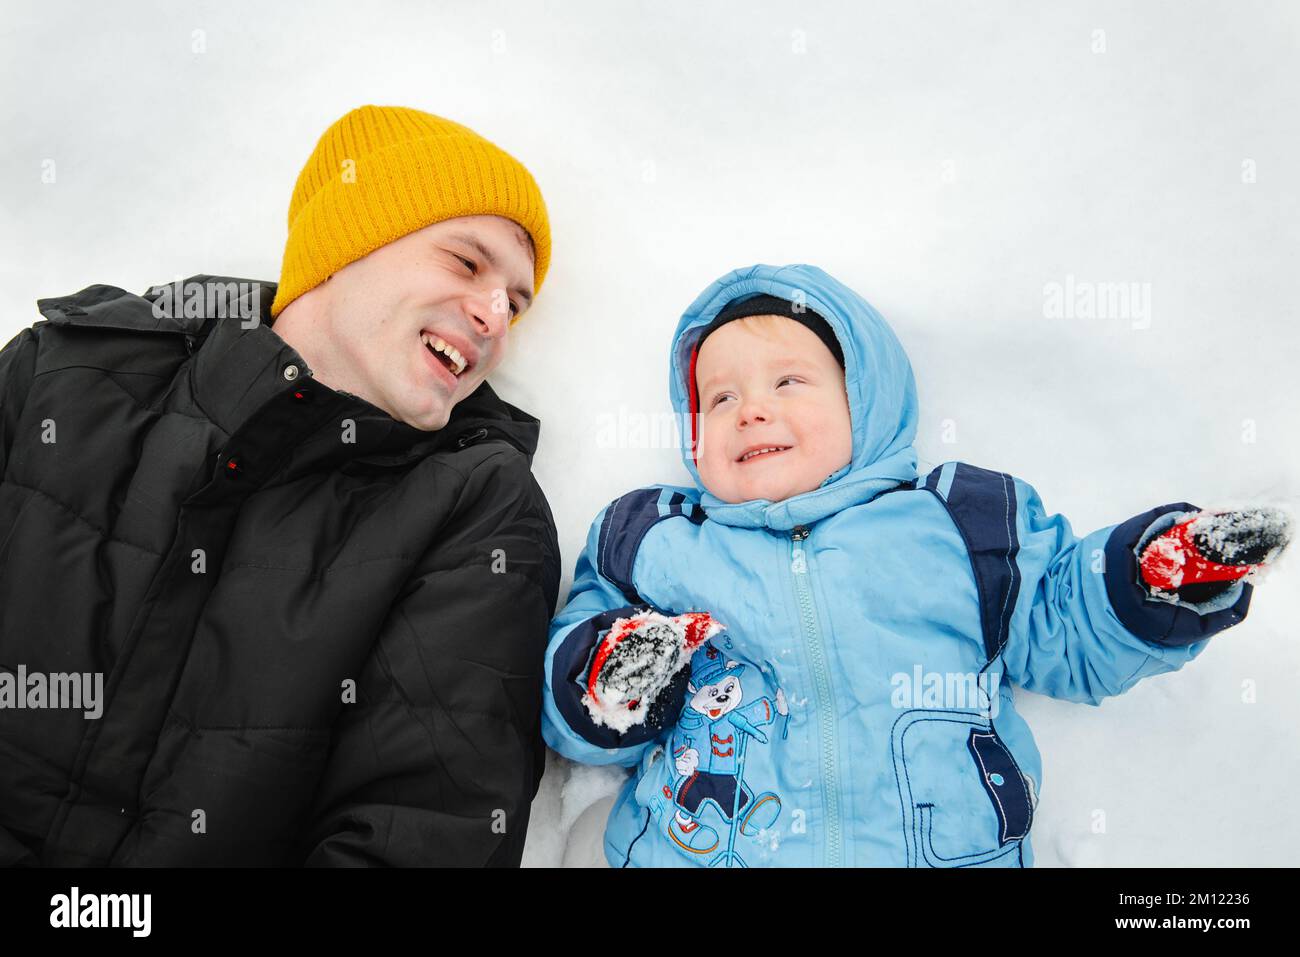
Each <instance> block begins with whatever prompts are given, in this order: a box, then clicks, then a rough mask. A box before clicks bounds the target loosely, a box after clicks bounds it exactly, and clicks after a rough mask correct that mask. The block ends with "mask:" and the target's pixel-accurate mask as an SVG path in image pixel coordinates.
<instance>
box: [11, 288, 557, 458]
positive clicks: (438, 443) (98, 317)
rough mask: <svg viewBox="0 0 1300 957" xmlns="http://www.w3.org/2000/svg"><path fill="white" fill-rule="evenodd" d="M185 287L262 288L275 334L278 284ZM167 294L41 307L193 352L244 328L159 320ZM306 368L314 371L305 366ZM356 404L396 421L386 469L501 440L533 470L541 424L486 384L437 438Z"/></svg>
mask: <svg viewBox="0 0 1300 957" xmlns="http://www.w3.org/2000/svg"><path fill="white" fill-rule="evenodd" d="M181 282H182V283H184V286H183V287H182V289H184V288H185V287H188V286H189V285H190V284H191V283H194V284H198V285H204V284H206V283H221V284H231V283H236V284H243V285H239V286H237V287H235V288H239V289H244V290H250V291H251V287H254V286H255V287H258V288H257V290H256V291H257V293H258V298H257V302H258V304H259V308H260V310H261V324H262V325H264V326H266V327H267V328H269V329H271V330H272V331H274V320H273V319H272V317H271V314H270V306H271V303H272V302H273V301H274V300H275V293H276V283H273V282H264V281H262V280H256V279H238V278H234V277H231V276H213V275H207V274H201V275H197V276H190V277H189V278H188V279H184V280H181ZM173 285H174V284H173ZM167 290H168V286H167V285H161V286H153V287H150V288H149V289H148V290H146V291H145V293H144V294H143V295H139V296H138V295H136V294H134V293H130V292H127V291H126V290H124V289H119V288H118V287H116V286H108V285H102V284H98V285H93V286H87V287H86V288H85V289H82V290H81V291H80V292H75V293H72V294H70V295H67V296H55V297H50V298H47V299H40V300H38V301H37V303H36V305H37V308H38V309H39V310H40V311H41V314H42V315H44V316H45V318H47V319H48V320H49V321H50V322H52V323H55V324H57V325H77V326H85V327H98V328H113V329H126V330H132V331H137V332H154V333H172V334H177V335H184V336H186V337H187V338H189V339H191V340H192V341H193V343H195V344H196V345H195V346H194V347H195V348H196V349H197V348H200V347H201V346H200V345H198V344H199V343H201V342H202V341H205V340H206V339H207V337H208V336H209V335H210V334H211V332H212V331H213V329H214V328H215V324H216V323H218V322H230V323H236V324H238V323H240V322H241V320H240V318H238V317H237V316H230V317H228V318H216V317H207V316H196V315H186V314H184V312H183V311H182V312H181V314H179V315H177V316H175V317H172V316H171V315H169V314H168V315H163V316H162V317H159V316H158V315H157V314H156V313H155V310H154V304H155V302H156V301H157V300H158V299H159V298H160V297H161V296H162V295H163V294H164V292H166V291H167ZM277 339H278V337H277ZM298 358H301V357H300V356H299V357H298ZM301 365H302V366H303V367H304V368H307V369H310V366H309V365H308V364H307V363H306V362H305V361H304V362H302V363H301ZM321 384H322V385H323V383H321ZM341 394H345V395H350V394H349V393H341ZM351 398H353V399H354V400H355V402H356V403H357V404H358V405H359V406H361V407H363V409H364V411H363V414H369V415H370V416H373V417H374V418H376V419H387V420H389V421H391V423H392V425H391V428H390V430H389V432H390V434H389V436H388V437H387V439H386V441H385V445H386V446H387V447H388V448H389V451H387V452H381V453H377V454H375V455H373V456H368V457H367V458H371V459H374V460H375V461H382V462H383V463H385V464H396V463H398V462H400V461H404V460H408V459H415V458H420V457H423V456H425V455H428V454H429V453H431V452H432V451H434V450H435V449H437V448H441V447H442V446H444V445H449V444H452V445H454V444H459V446H460V447H463V446H464V445H469V444H471V443H473V442H479V441H482V440H484V439H487V438H499V439H504V440H505V441H506V442H509V443H510V444H511V445H512V446H514V447H515V448H516V449H518V450H519V451H520V452H522V453H523V454H524V456H525V457H526V458H527V459H528V461H529V463H530V464H531V462H532V458H533V455H534V453H536V451H537V441H538V436H539V433H540V431H541V423H540V422H539V421H538V420H537V419H536V418H535V417H533V416H531V415H529V414H528V413H527V412H525V411H523V410H522V409H520V408H517V407H516V406H513V405H511V404H510V403H509V402H506V401H505V400H503V399H502V398H501V397H500V396H498V395H497V394H496V392H495V391H493V389H492V387H491V386H490V385H488V383H487V382H483V383H481V384H480V385H479V387H478V388H477V389H475V390H474V392H472V393H471V394H470V395H468V396H466V397H465V398H464V399H462V400H461V401H460V402H458V403H456V405H455V407H454V408H453V409H452V411H451V416H450V417H449V419H448V421H447V424H446V425H445V426H443V427H442V428H441V429H439V430H437V431H435V432H426V431H423V430H421V429H417V428H415V427H413V426H410V425H407V424H406V423H404V422H398V421H397V420H396V419H392V417H391V416H389V415H388V413H386V412H384V411H383V410H382V409H379V408H378V407H376V406H374V405H372V404H371V403H370V402H368V401H366V400H365V399H362V398H360V397H359V396H352V397H351Z"/></svg>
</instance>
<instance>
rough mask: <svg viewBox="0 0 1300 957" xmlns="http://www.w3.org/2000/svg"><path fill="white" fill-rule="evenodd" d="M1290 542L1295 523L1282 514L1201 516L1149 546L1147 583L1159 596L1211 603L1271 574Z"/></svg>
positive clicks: (1268, 511)
mask: <svg viewBox="0 0 1300 957" xmlns="http://www.w3.org/2000/svg"><path fill="white" fill-rule="evenodd" d="M1290 540H1291V519H1290V517H1289V516H1288V515H1287V513H1286V512H1283V511H1282V510H1281V509H1276V508H1267V507H1260V508H1247V509H1235V510H1232V511H1226V512H1212V511H1201V512H1198V513H1197V514H1195V515H1193V516H1192V517H1191V518H1189V519H1186V520H1185V521H1182V522H1179V523H1178V524H1177V525H1175V526H1174V527H1173V528H1171V529H1169V530H1168V531H1166V532H1164V533H1163V534H1161V535H1158V536H1156V537H1155V538H1153V539H1152V540H1151V541H1150V542H1148V543H1147V546H1146V548H1145V549H1143V551H1142V558H1141V562H1140V567H1141V569H1142V580H1143V581H1144V582H1145V583H1146V585H1147V586H1148V587H1149V588H1150V589H1151V591H1152V593H1153V594H1155V595H1157V596H1160V595H1161V594H1162V593H1163V594H1166V595H1167V594H1169V593H1173V594H1174V595H1176V596H1177V597H1178V598H1180V599H1182V600H1183V601H1189V602H1201V601H1205V600H1206V599H1209V598H1213V597H1214V596H1215V595H1218V594H1220V593H1221V592H1224V591H1226V590H1227V589H1229V588H1230V587H1232V583H1233V582H1235V581H1237V580H1238V579H1241V578H1245V577H1246V576H1247V575H1252V574H1253V573H1258V572H1260V571H1261V570H1262V569H1264V568H1266V567H1267V566H1268V565H1269V564H1270V563H1271V562H1273V561H1274V560H1275V559H1276V558H1277V557H1278V555H1280V554H1282V550H1283V549H1285V548H1286V546H1287V544H1288V543H1289V542H1290ZM1257 577H1258V575H1255V578H1257ZM1252 580H1254V578H1252Z"/></svg>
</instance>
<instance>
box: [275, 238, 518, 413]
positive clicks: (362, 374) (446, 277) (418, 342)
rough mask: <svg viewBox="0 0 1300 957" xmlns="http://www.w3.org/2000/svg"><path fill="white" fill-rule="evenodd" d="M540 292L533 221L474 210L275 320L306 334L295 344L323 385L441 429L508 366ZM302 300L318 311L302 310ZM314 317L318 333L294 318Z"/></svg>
mask: <svg viewBox="0 0 1300 957" xmlns="http://www.w3.org/2000/svg"><path fill="white" fill-rule="evenodd" d="M532 295H533V255H532V247H531V245H530V241H529V239H528V235H527V233H526V232H525V231H524V230H523V229H522V227H520V226H519V225H518V224H517V223H514V222H512V221H511V220H508V219H505V218H503V217H501V216H462V217H457V218H455V219H448V220H444V221H442V222H440V223H434V224H433V225H431V226H426V227H425V228H423V229H419V230H416V231H415V232H413V233H408V234H407V235H405V236H402V237H401V238H399V239H395V240H393V241H392V242H391V243H388V244H387V245H384V246H381V247H379V248H378V249H376V250H374V251H372V252H371V253H369V254H368V255H366V256H363V257H362V258H361V259H358V260H356V261H355V262H351V263H348V264H347V265H346V266H344V267H343V268H342V269H340V270H339V271H338V272H336V273H334V275H332V276H331V277H330V278H329V279H328V280H326V281H325V282H324V283H322V284H321V285H319V286H317V287H316V288H315V289H312V290H310V291H309V292H307V293H305V294H304V295H303V296H301V297H300V298H299V299H298V300H295V301H294V302H292V303H290V304H289V305H288V306H287V307H286V308H285V310H284V312H283V313H281V314H280V316H279V317H278V318H277V320H276V322H275V324H274V328H275V330H276V331H277V332H280V331H281V325H282V323H281V321H282V320H284V319H286V318H290V317H291V316H292V318H291V319H290V322H287V323H283V325H284V326H286V327H288V329H287V330H286V331H288V332H293V333H298V335H297V336H296V338H297V339H298V341H295V340H294V338H291V337H290V336H288V335H285V338H286V341H289V342H291V344H293V345H294V346H295V348H299V352H301V353H302V355H303V358H304V359H306V360H307V363H308V365H310V366H311V367H312V371H313V373H315V374H316V375H317V377H318V378H319V379H320V380H321V381H322V382H323V383H325V384H326V385H329V386H330V387H332V388H334V389H338V390H341V391H346V392H351V393H352V394H353V395H357V396H360V397H361V398H363V399H365V400H366V401H368V402H370V403H372V404H374V405H376V406H378V407H379V408H381V409H383V410H384V411H385V412H387V413H388V414H389V415H391V416H392V417H393V418H395V419H398V420H399V421H402V422H405V423H407V424H408V425H411V426H414V427H415V428H417V429H423V430H425V431H434V430H437V429H440V428H442V427H443V426H444V425H446V424H447V420H448V418H449V417H450V416H451V410H452V408H453V407H454V406H455V404H456V403H457V402H459V401H460V400H461V399H464V398H465V397H466V396H468V395H469V394H470V393H472V392H473V391H474V390H475V389H477V388H478V386H479V384H480V383H481V382H482V381H483V380H484V379H485V378H487V376H488V374H489V373H490V372H492V370H493V369H495V368H496V367H497V365H498V364H500V362H501V359H502V358H503V357H504V355H505V351H506V335H507V332H508V331H509V328H510V321H511V319H513V318H514V317H515V316H517V315H519V314H520V313H522V312H523V311H524V310H525V309H527V308H528V305H529V303H530V302H531V301H532ZM311 300H315V301H314V302H310V301H311ZM299 302H302V303H303V304H304V306H307V309H306V310H303V309H302V308H301V307H299V309H298V310H295V307H296V306H298V304H299ZM309 302H310V305H309V304H308V303H309ZM291 311H296V312H297V313H298V314H297V315H296V316H293V315H292V313H291ZM307 314H310V316H311V319H310V330H309V331H302V330H301V329H300V327H299V326H296V325H294V323H296V322H297V321H299V316H305V315H307ZM426 338H427V339H428V340H429V342H430V343H434V342H436V340H437V339H439V338H441V339H442V340H443V341H444V342H445V343H447V344H449V345H450V346H451V347H452V348H454V349H455V350H456V352H458V353H459V356H453V357H451V358H449V357H447V356H445V355H443V356H439V355H437V354H436V352H435V350H434V349H431V348H430V346H429V345H426V343H425V339H426ZM299 341H301V342H303V344H304V345H307V348H308V350H309V351H304V349H303V348H300V347H299Z"/></svg>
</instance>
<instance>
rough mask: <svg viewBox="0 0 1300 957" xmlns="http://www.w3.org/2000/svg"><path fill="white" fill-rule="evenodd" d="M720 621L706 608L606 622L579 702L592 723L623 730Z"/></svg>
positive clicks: (641, 716) (643, 716) (717, 628)
mask: <svg viewBox="0 0 1300 957" xmlns="http://www.w3.org/2000/svg"><path fill="white" fill-rule="evenodd" d="M724 627H725V626H723V625H722V624H720V623H719V622H716V621H714V620H713V619H712V618H711V617H709V613H708V612H703V611H701V612H687V613H686V614H684V615H675V616H673V617H671V618H670V617H668V616H666V615H661V614H659V613H658V612H656V611H643V612H640V613H639V614H636V615H632V616H630V617H628V618H619V619H617V620H615V622H614V624H613V625H611V626H610V629H609V632H608V633H607V634H606V635H605V637H604V639H603V640H602V641H601V643H600V645H599V646H597V648H596V654H595V656H594V657H593V658H592V661H591V671H590V672H589V673H588V675H587V693H586V694H585V695H583V696H582V703H583V704H584V705H586V706H587V711H588V712H590V714H591V719H592V721H594V722H595V723H596V724H603V725H606V726H608V727H610V728H612V729H614V730H615V731H620V732H622V731H627V730H628V728H630V727H632V726H633V725H637V724H642V723H644V721H645V719H646V714H647V713H648V711H649V710H650V707H651V705H653V704H654V701H655V699H656V698H657V697H658V696H659V694H660V692H662V691H663V690H664V688H666V687H668V686H669V685H670V684H672V680H673V677H674V676H675V675H676V674H677V673H678V672H679V671H681V670H682V668H684V667H685V666H686V665H687V664H688V663H689V662H690V659H691V655H692V654H694V652H695V649H696V648H698V647H699V646H700V645H701V644H703V643H704V642H705V641H706V640H708V639H709V638H711V637H713V636H714V635H716V634H717V633H718V632H720V631H722V629H723V628H724Z"/></svg>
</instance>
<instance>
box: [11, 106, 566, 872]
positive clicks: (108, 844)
mask: <svg viewBox="0 0 1300 957" xmlns="http://www.w3.org/2000/svg"><path fill="white" fill-rule="evenodd" d="M549 258H550V232H549V227H548V222H547V216H546V209H545V206H544V204H543V202H542V197H541V194H540V192H539V191H538V189H537V186H536V184H535V183H534V181H533V178H532V177H531V175H530V174H529V173H528V171H527V170H526V169H525V168H524V167H523V166H522V165H520V164H519V163H518V162H517V161H515V160H514V159H513V158H512V157H510V156H509V155H507V154H506V153H504V152H503V151H502V150H500V149H499V148H497V147H496V146H494V145H492V144H491V143H489V142H487V141H486V140H484V139H482V138H481V137H479V136H478V135H477V134H475V133H474V132H472V131H471V130H469V129H467V128H465V127H463V126H460V125H459V124H456V123H452V122H450V121H448V120H445V119H442V118H439V117H435V116H431V115H429V114H427V113H422V112H419V111H416V110H410V109H404V108H397V107H374V106H366V107H362V108H360V109H357V110H354V111H352V112H350V113H348V114H347V115H346V116H344V117H342V118H341V119H340V120H338V121H337V122H336V123H335V124H333V125H332V126H331V127H330V128H329V130H327V131H326V132H325V134H324V135H323V136H322V137H321V139H320V142H319V143H318V144H317V146H316V148H315V151H314V152H313V153H312V155H311V158H310V159H309V160H308V162H307V165H306V166H305V167H304V169H303V171H302V174H301V175H300V176H299V178H298V182H297V185H296V187H295V189H294V193H293V197H292V200H291V202H290V207H289V237H288V242H287V244H286V247H285V254H284V263H283V268H282V271H281V276H280V282H279V283H278V284H271V283H262V282H248V281H241V280H231V279H218V278H216V277H210V276H197V277H194V278H193V279H191V280H188V281H186V282H185V283H177V284H173V285H171V286H164V287H155V288H154V289H151V290H149V291H148V292H147V293H146V294H145V295H144V296H136V295H133V294H131V293H128V292H125V291H123V290H121V289H117V288H114V287H111V286H102V285H96V286H90V287H88V288H86V289H84V290H82V291H81V292H79V293H76V294H75V295H71V296H65V297H61V298H54V299H43V300H41V301H40V302H38V306H39V308H40V310H41V312H42V313H43V315H44V316H45V319H46V320H48V321H44V322H38V323H36V324H35V325H34V326H32V327H31V328H29V329H25V330H23V331H22V332H21V333H19V334H18V336H16V337H15V338H14V339H13V340H12V341H10V343H9V344H8V346H7V347H6V348H5V349H4V350H3V352H0V439H2V440H3V441H2V442H0V475H3V482H0V767H3V768H4V773H3V776H0V863H4V864H11V865H12V864H42V865H54V866H68V865H247V864H254V865H293V864H304V863H305V864H308V865H374V864H397V865H426V864H430V865H433V864H438V865H440V864H456V865H518V863H519V860H520V857H521V855H522V851H523V843H524V835H525V831H526V829H527V824H528V812H529V804H530V801H531V800H532V798H533V796H534V795H535V794H536V790H537V785H538V781H539V780H540V777H541V774H542V769H543V763H544V755H545V747H544V744H543V743H542V739H541V736H540V725H539V714H540V699H539V695H540V689H541V683H542V679H541V672H540V669H541V662H542V655H543V652H544V649H545V645H546V635H547V626H548V622H549V619H550V616H551V614H552V612H553V610H554V607H555V600H556V597H557V591H558V587H559V558H558V551H559V549H558V545H557V542H556V533H555V526H554V521H553V519H552V517H551V513H550V509H549V508H548V506H547V503H546V500H545V498H544V496H543V494H542V492H541V490H540V488H539V487H538V485H537V483H536V481H535V480H534V478H533V476H532V473H531V471H530V464H531V460H532V455H533V453H534V451H535V449H536V446H537V437H538V429H539V423H538V421H537V419H535V418H533V417H532V416H530V415H528V414H526V413H524V412H522V411H521V410H519V409H517V408H515V407H514V406H511V405H510V404H508V403H506V402H504V401H502V400H501V399H500V398H498V397H497V396H496V394H495V393H494V392H493V391H492V389H491V387H490V386H489V385H488V384H487V383H486V382H485V381H484V380H485V377H486V376H488V375H489V374H490V373H491V372H492V370H493V369H494V368H495V367H496V366H497V364H498V363H499V362H500V361H501V359H502V357H503V355H504V354H505V349H506V342H507V340H508V335H509V330H510V327H511V325H512V324H513V323H514V322H515V321H517V320H518V319H519V317H520V315H522V313H523V312H524V311H525V310H526V309H527V308H528V306H529V304H530V302H531V300H532V297H533V296H534V295H535V294H536V292H537V290H538V289H539V288H540V287H541V284H542V281H543V279H544V277H545V274H546V270H547V266H548V263H549ZM6 691H7V693H6ZM96 712H98V713H96Z"/></svg>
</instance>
